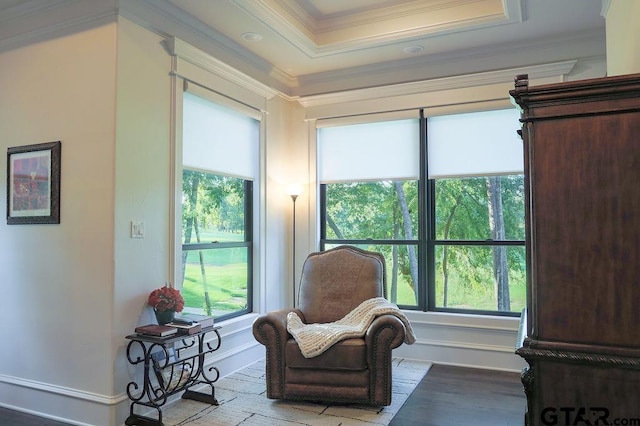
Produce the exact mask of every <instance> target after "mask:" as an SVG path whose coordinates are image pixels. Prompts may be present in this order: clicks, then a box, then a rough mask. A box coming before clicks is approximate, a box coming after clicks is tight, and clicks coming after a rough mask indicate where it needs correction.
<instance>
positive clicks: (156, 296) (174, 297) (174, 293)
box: [147, 284, 184, 312]
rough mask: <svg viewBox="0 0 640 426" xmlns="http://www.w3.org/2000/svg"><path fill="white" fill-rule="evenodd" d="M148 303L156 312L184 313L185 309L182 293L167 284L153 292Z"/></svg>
mask: <svg viewBox="0 0 640 426" xmlns="http://www.w3.org/2000/svg"><path fill="white" fill-rule="evenodd" d="M147 303H148V304H149V306H151V307H153V309H155V310H156V311H176V312H182V308H184V299H183V298H182V295H181V294H180V292H179V291H178V290H176V289H175V288H173V287H170V286H169V285H167V284H165V285H164V286H163V287H161V288H157V289H155V290H153V291H152V292H151V294H150V295H149V300H147Z"/></svg>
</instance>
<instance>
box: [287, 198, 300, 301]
mask: <svg viewBox="0 0 640 426" xmlns="http://www.w3.org/2000/svg"><path fill="white" fill-rule="evenodd" d="M289 195H290V196H291V200H292V201H293V249H292V252H293V259H292V263H293V266H292V272H293V274H292V275H291V277H292V279H293V307H294V308H295V307H296V200H297V199H298V195H300V189H299V188H298V187H293V186H292V187H290V188H289Z"/></svg>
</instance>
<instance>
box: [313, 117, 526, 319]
mask: <svg viewBox="0 0 640 426" xmlns="http://www.w3.org/2000/svg"><path fill="white" fill-rule="evenodd" d="M416 115H417V114H416ZM518 118H519V116H518V113H517V111H516V110H515V109H514V110H504V111H488V112H480V113H472V114H458V115H454V116H443V117H433V118H427V119H425V118H422V119H420V120H418V119H414V120H404V122H405V123H412V125H413V126H415V130H414V131H412V132H406V133H402V132H400V131H399V130H398V129H397V128H396V129H393V130H391V131H390V132H388V133H385V132H384V131H382V130H381V129H382V126H383V125H384V124H385V123H373V124H361V125H351V126H338V127H334V128H329V129H332V130H331V131H328V129H325V128H320V129H319V130H318V148H319V159H320V161H319V165H318V170H319V175H320V206H321V229H320V231H321V248H322V249H326V248H329V247H332V246H335V245H338V244H353V245H357V246H360V247H362V248H365V249H369V250H375V251H380V252H382V253H383V254H384V255H385V259H386V263H387V270H388V281H387V282H388V289H389V294H388V296H389V298H390V300H391V301H392V302H394V303H397V304H398V305H400V306H402V307H403V308H405V309H422V310H435V311H449V312H477V313H490V314H496V313H497V314H501V315H517V314H519V312H520V311H521V309H522V308H523V307H524V306H525V252H524V250H525V249H524V178H523V172H522V170H523V160H522V142H521V141H520V140H519V138H518V137H517V134H516V130H517V127H518ZM386 124H387V125H388V124H393V125H396V126H397V125H399V122H388V123H386ZM347 129H348V130H349V131H348V132H345V130H347ZM356 130H357V131H356ZM340 134H344V135H346V136H345V137H342V138H338V137H337V135H340ZM420 135H423V137H422V138H420ZM347 136H348V137H347ZM329 138H331V139H332V141H331V142H328V141H327V140H328V139H329ZM405 138H406V139H409V138H412V139H413V142H411V143H410V142H402V141H404V139H405ZM375 139H380V140H386V142H381V141H377V142H375V141H373V140H375ZM332 145H336V146H341V147H342V148H341V150H340V151H338V150H335V149H333V148H332ZM350 145H353V147H354V153H352V154H347V152H348V151H347V150H346V148H345V146H350ZM372 146H380V149H378V150H373V151H372V149H371V148H372ZM405 150H406V151H407V153H406V154H405V153H404V151H405ZM363 152H364V153H366V154H363ZM369 155H373V156H377V157H379V159H380V158H381V159H382V164H380V161H379V160H378V161H379V162H378V163H376V164H375V167H373V170H370V171H369V172H368V173H369V174H367V175H366V177H365V178H360V179H359V178H358V176H357V175H355V172H354V171H351V172H350V173H351V174H350V175H349V174H347V173H344V174H343V175H338V174H335V172H334V170H333V169H330V168H328V167H327V164H332V162H331V161H330V159H329V158H327V157H332V156H340V157H341V158H340V161H341V162H343V163H345V164H349V165H350V167H349V168H348V169H351V170H353V169H358V168H360V163H361V162H365V163H367V164H369V163H371V162H369V161H368V159H367V158H366V157H367V156H369ZM411 158H413V159H414V160H415V164H414V163H412V161H411ZM401 159H402V160H401ZM418 160H419V161H418ZM387 163H391V164H396V165H400V169H402V168H403V167H405V168H406V169H407V170H411V171H410V172H407V171H405V173H404V175H405V176H404V178H402V177H400V176H402V175H403V173H402V172H400V171H395V172H393V173H389V172H387V171H386V164H387ZM414 167H415V169H414ZM334 174H335V175H336V176H340V178H339V179H335V180H332V176H334ZM409 175H413V176H415V178H413V179H408V178H407V176H409ZM376 176H377V177H378V179H376ZM420 178H421V179H420ZM336 180H337V181H336Z"/></svg>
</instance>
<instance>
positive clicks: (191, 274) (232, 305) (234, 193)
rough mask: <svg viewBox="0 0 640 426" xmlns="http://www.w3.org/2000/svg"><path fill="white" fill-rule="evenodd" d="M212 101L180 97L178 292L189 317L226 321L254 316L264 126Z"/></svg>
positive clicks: (250, 117)
mask: <svg viewBox="0 0 640 426" xmlns="http://www.w3.org/2000/svg"><path fill="white" fill-rule="evenodd" d="M211 98H213V99H215V97H213V96H206V97H205V96H198V95H197V94H193V93H190V92H185V93H184V95H183V114H182V115H183V117H182V127H183V136H182V241H181V247H182V277H183V280H182V287H181V291H182V294H183V296H184V298H185V310H186V311H191V312H196V313H204V314H207V315H212V316H215V317H216V318H217V319H224V318H230V317H233V316H237V315H241V314H244V313H247V312H250V311H251V310H252V300H251V295H252V290H251V289H252V276H253V273H252V258H253V184H254V181H255V179H256V176H257V171H258V146H259V135H260V122H259V120H258V119H257V117H258V116H257V115H254V116H251V115H247V114H246V113H243V111H242V110H240V111H238V110H236V109H233V108H230V107H228V106H227V105H221V104H219V103H217V102H215V101H212V100H211Z"/></svg>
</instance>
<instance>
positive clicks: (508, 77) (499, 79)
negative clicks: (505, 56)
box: [297, 60, 578, 108]
mask: <svg viewBox="0 0 640 426" xmlns="http://www.w3.org/2000/svg"><path fill="white" fill-rule="evenodd" d="M577 62H578V61H577V60H571V61H563V62H555V63H551V64H542V65H533V66H527V67H519V68H510V69H504V70H498V71H490V72H483V73H478V74H467V75H461V76H455V77H446V78H437V79H433V80H425V81H417V82H412V83H402V84H394V85H390V86H381V87H370V88H366V89H358V90H348V91H343V92H336V93H327V94H321V95H312V96H301V97H299V98H298V99H297V100H298V102H299V103H300V104H301V105H302V106H303V107H305V108H309V107H315V106H322V105H331V104H339V103H344V102H355V101H366V100H371V99H380V98H389V97H394V96H403V95H412V94H416V93H429V92H435V91H441V90H450V89H460V88H465V87H475V86H484V85H490V84H498V83H507V82H512V81H513V78H514V77H515V76H516V75H519V74H529V78H530V79H536V78H546V77H556V76H558V77H560V76H563V75H566V74H568V73H569V72H571V70H572V69H573V67H574V66H575V64H576V63H577Z"/></svg>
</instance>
